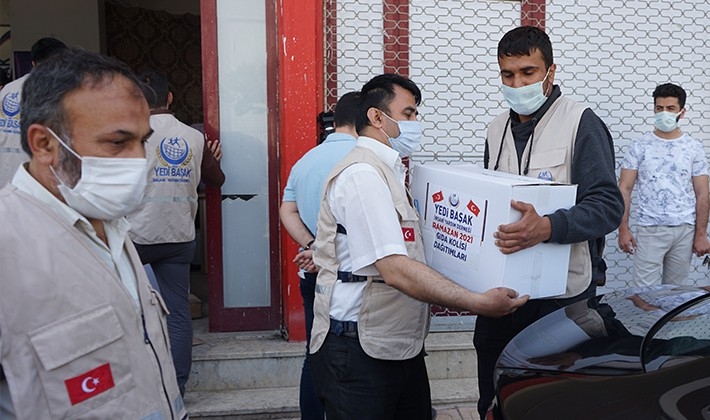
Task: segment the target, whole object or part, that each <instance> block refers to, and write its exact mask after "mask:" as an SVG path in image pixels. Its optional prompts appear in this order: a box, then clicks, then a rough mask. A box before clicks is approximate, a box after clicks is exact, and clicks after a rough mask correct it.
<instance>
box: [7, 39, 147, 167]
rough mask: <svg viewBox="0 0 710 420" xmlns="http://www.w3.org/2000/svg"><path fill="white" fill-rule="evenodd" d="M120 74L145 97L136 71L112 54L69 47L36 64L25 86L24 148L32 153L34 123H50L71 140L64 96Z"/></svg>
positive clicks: (21, 128) (92, 86) (136, 91)
mask: <svg viewBox="0 0 710 420" xmlns="http://www.w3.org/2000/svg"><path fill="white" fill-rule="evenodd" d="M117 76H121V77H125V78H126V79H128V80H129V81H130V82H131V83H133V85H134V86H135V92H134V94H135V95H136V96H137V97H143V94H142V93H141V90H140V85H141V83H140V81H139V80H138V78H136V75H135V74H134V73H133V70H131V68H130V67H128V66H127V65H125V64H124V63H122V62H121V61H119V60H117V59H115V58H112V57H106V56H103V55H101V54H97V53H93V52H89V51H84V50H79V49H73V48H67V49H64V50H63V51H61V52H59V53H57V54H54V55H53V56H51V57H49V58H48V59H47V60H46V61H45V62H43V63H42V65H41V66H37V67H35V68H34V70H32V71H31V72H30V76H29V77H28V78H27V80H26V81H25V83H24V85H22V102H21V104H20V109H22V113H21V115H20V131H21V133H20V135H21V142H22V149H23V150H24V151H25V152H26V153H27V154H29V155H30V156H32V152H31V150H30V148H29V145H28V142H27V130H28V128H29V127H30V125H32V124H42V125H46V126H48V127H50V128H52V129H53V130H54V131H55V132H56V133H57V134H58V135H60V136H62V137H63V138H64V139H65V140H67V141H71V138H70V134H71V131H70V129H71V127H69V126H68V125H67V124H68V123H69V121H68V120H67V115H66V111H65V110H64V106H63V104H62V100H63V99H64V97H65V96H66V95H67V94H68V93H70V92H73V91H74V90H76V89H80V88H82V87H83V86H88V87H91V88H94V87H98V86H101V85H104V84H106V83H110V82H111V81H112V80H113V79H114V78H115V77H117Z"/></svg>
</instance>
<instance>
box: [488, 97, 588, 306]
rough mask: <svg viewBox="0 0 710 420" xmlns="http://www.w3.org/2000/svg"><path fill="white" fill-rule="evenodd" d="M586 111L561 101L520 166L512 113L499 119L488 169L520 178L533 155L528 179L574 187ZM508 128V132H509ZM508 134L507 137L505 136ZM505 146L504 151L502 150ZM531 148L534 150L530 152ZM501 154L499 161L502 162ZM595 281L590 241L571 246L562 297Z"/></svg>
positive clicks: (547, 116)
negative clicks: (578, 140)
mask: <svg viewBox="0 0 710 420" xmlns="http://www.w3.org/2000/svg"><path fill="white" fill-rule="evenodd" d="M585 109H587V108H586V107H585V106H583V105H580V104H578V103H576V102H574V101H572V100H569V99H567V98H565V97H563V96H562V97H560V98H558V99H557V100H556V101H555V102H554V103H553V104H552V106H551V107H550V109H548V110H547V112H546V113H545V115H543V117H542V118H541V119H540V121H538V123H537V125H536V126H535V131H534V134H533V141H532V144H531V142H530V141H528V144H527V146H525V150H524V151H523V155H522V158H521V160H522V162H523V164H522V165H521V164H520V162H518V154H517V152H516V150H515V140H514V139H513V133H512V130H511V128H510V124H506V123H507V121H508V118H509V113H508V112H505V113H503V114H501V115H499V116H498V117H496V118H495V119H494V120H493V121H492V122H491V124H490V126H489V128H488V138H487V140H486V141H487V142H488V154H489V160H488V168H489V169H494V165H495V164H496V162H498V164H499V166H498V169H497V170H499V171H502V172H508V173H513V174H519V171H521V170H522V169H519V168H524V167H525V164H524V162H527V159H528V155H530V154H531V153H532V155H530V168H529V171H528V174H527V176H529V177H532V178H538V177H539V178H542V179H552V180H553V181H555V182H563V183H571V179H572V156H573V155H574V145H575V140H576V138H577V129H578V128H579V121H580V119H581V118H582V113H583V112H584V110H585ZM506 127H507V129H506ZM504 130H505V133H504V132H503V131H504ZM501 142H502V148H501ZM531 148H532V150H531ZM499 151H500V160H498V158H499ZM591 280H592V263H591V259H590V255H589V244H588V243H587V241H584V242H578V243H575V244H572V249H571V252H570V260H569V271H568V275H567V291H566V292H565V294H564V295H562V296H561V297H572V296H577V295H578V294H580V293H582V292H583V291H584V290H586V288H587V287H588V286H589V283H590V282H591Z"/></svg>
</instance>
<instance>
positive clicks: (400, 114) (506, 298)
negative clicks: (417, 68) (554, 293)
mask: <svg viewBox="0 0 710 420" xmlns="http://www.w3.org/2000/svg"><path fill="white" fill-rule="evenodd" d="M360 101H361V102H360V106H359V107H358V111H357V118H356V128H357V131H358V134H359V135H360V137H359V138H358V141H357V145H356V147H355V148H354V149H353V150H352V151H351V152H350V153H349V154H348V155H347V156H346V157H345V158H344V159H343V160H342V161H341V162H340V163H339V164H338V165H336V167H335V168H334V170H333V172H331V174H330V176H329V178H328V179H327V180H326V189H325V197H324V198H323V201H322V204H321V208H320V210H319V214H318V234H317V236H316V242H315V249H316V251H315V255H314V261H315V264H316V266H318V267H319V273H318V279H317V283H316V299H315V304H314V325H313V331H312V339H311V343H310V348H311V353H312V354H313V377H314V381H315V384H316V391H317V393H318V395H319V398H320V399H321V401H323V403H324V406H325V410H326V417H327V418H329V419H331V418H332V419H358V420H362V419H373V420H374V419H392V418H406V419H414V420H416V419H430V418H431V415H432V410H431V396H430V389H429V380H428V377H427V372H426V366H425V363H424V338H425V337H426V334H427V332H428V326H429V316H430V313H429V305H428V303H434V304H438V305H442V306H447V307H451V308H457V309H463V310H467V311H470V312H472V313H475V314H486V315H488V316H502V315H506V314H509V313H511V312H513V311H514V310H515V309H516V308H517V307H519V306H521V305H522V304H524V303H525V302H526V301H527V296H524V297H518V296H517V293H516V292H515V291H513V290H510V289H505V288H495V289H492V290H489V291H488V292H486V293H483V294H479V293H474V292H472V291H470V290H467V289H465V288H463V287H461V286H459V285H457V284H456V283H454V282H452V281H451V280H449V279H447V278H445V277H444V276H442V275H440V274H439V273H437V272H436V271H434V270H432V269H430V268H429V267H427V266H426V265H425V264H424V258H423V257H424V253H423V248H422V241H421V234H420V231H419V221H418V216H417V214H416V212H415V210H414V209H413V207H412V206H411V203H410V199H409V198H408V193H407V192H406V189H405V185H404V180H405V169H406V168H405V166H404V165H403V164H402V160H401V157H404V156H409V155H410V154H411V153H412V151H413V150H414V149H416V147H418V145H419V142H420V140H421V134H422V133H421V128H420V127H419V123H418V121H417V105H419V103H420V101H421V92H420V90H419V88H418V87H417V86H416V85H415V84H414V83H413V82H412V81H411V80H409V79H407V78H405V77H402V76H399V75H395V74H383V75H380V76H377V77H375V78H373V79H372V80H370V81H369V82H368V83H367V84H365V86H364V87H363V88H362V91H361V100H360Z"/></svg>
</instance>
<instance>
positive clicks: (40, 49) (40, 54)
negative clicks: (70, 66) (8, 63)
mask: <svg viewBox="0 0 710 420" xmlns="http://www.w3.org/2000/svg"><path fill="white" fill-rule="evenodd" d="M65 49H67V46H66V45H65V44H64V43H63V42H62V41H60V40H58V39H57V38H51V37H47V38H41V39H39V40H38V41H37V42H35V43H34V45H32V49H31V50H30V59H31V60H32V61H33V62H34V63H35V64H38V63H41V62H42V61H44V60H46V59H48V58H49V57H51V56H52V55H54V54H56V53H57V52H59V51H62V50H65Z"/></svg>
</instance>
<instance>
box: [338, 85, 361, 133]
mask: <svg viewBox="0 0 710 420" xmlns="http://www.w3.org/2000/svg"><path fill="white" fill-rule="evenodd" d="M359 104H360V92H348V93H346V94H345V95H343V96H341V97H340V99H339V100H338V103H337V104H335V112H334V117H333V122H335V126H336V127H344V126H348V125H350V126H353V127H355V120H356V116H357V107H358V105H359Z"/></svg>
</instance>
